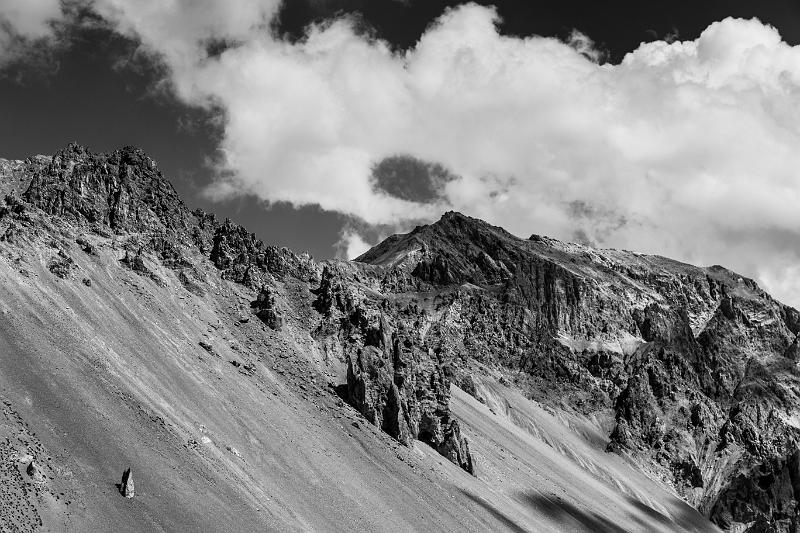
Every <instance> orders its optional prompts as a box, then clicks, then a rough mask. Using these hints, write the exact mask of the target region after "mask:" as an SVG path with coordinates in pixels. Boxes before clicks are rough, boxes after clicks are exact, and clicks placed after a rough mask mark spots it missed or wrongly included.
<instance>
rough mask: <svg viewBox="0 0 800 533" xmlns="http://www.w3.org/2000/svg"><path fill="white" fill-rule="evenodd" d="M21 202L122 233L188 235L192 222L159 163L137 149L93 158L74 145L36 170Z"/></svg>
mask: <svg viewBox="0 0 800 533" xmlns="http://www.w3.org/2000/svg"><path fill="white" fill-rule="evenodd" d="M31 161H32V160H31ZM23 199H24V200H26V201H27V202H29V203H31V204H33V205H34V206H36V207H38V208H40V209H42V210H44V211H45V212H47V213H49V214H51V215H58V216H61V217H64V218H67V219H71V220H76V221H79V222H83V223H88V224H92V223H98V224H105V225H108V226H109V227H111V228H112V229H114V230H118V231H136V232H141V231H153V230H161V231H170V232H178V233H184V232H185V231H186V230H187V229H188V228H187V224H188V222H189V221H190V217H189V216H188V215H189V212H188V210H187V209H186V206H184V204H183V202H182V201H181V200H180V198H179V197H178V194H177V193H176V192H175V189H174V188H173V187H172V185H171V184H170V183H169V182H168V181H167V180H166V179H164V177H163V175H162V174H161V172H160V171H159V170H158V168H157V166H156V164H155V162H154V161H153V160H152V159H150V158H149V157H147V156H146V155H145V154H144V152H142V151H141V150H139V149H138V148H133V147H125V148H123V149H121V150H116V151H114V152H111V153H109V154H93V153H91V152H89V151H88V150H87V149H86V148H84V147H82V146H79V145H77V144H71V145H69V146H68V147H67V148H65V149H64V150H61V151H60V152H58V153H57V154H56V155H54V156H53V157H52V158H51V159H50V160H49V161H40V164H39V165H38V167H33V179H32V180H31V182H30V185H29V186H28V188H27V190H26V191H25V192H24V194H23Z"/></svg>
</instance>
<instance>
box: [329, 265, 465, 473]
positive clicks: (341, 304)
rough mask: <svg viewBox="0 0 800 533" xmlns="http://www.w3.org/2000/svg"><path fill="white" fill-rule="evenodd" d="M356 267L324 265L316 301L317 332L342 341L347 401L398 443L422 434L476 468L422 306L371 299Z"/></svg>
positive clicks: (451, 456) (445, 452) (453, 458)
mask: <svg viewBox="0 0 800 533" xmlns="http://www.w3.org/2000/svg"><path fill="white" fill-rule="evenodd" d="M353 274H354V272H353V271H348V269H347V268H346V267H345V268H342V267H338V266H334V265H329V266H326V268H325V270H324V271H323V274H322V282H321V285H320V287H319V289H318V290H317V291H316V292H317V299H316V302H315V305H316V307H317V309H318V310H319V311H320V312H322V313H323V314H324V315H325V317H326V321H325V322H324V323H323V326H322V327H321V329H320V331H318V332H317V335H318V336H320V337H322V336H326V335H327V336H333V337H335V338H336V339H337V342H340V343H341V344H342V345H343V347H344V352H345V357H346V359H347V399H348V402H349V403H350V404H351V405H353V406H354V407H355V408H356V409H358V410H359V411H360V412H361V413H362V414H363V415H364V416H365V417H366V419H367V420H368V421H369V422H371V423H372V424H374V425H376V426H378V427H380V428H381V429H383V430H384V431H385V432H386V433H388V434H389V435H391V436H392V437H394V438H395V439H397V440H398V441H399V442H401V443H403V444H405V445H410V444H411V442H412V441H413V440H414V439H419V440H421V441H423V442H425V443H427V444H429V445H430V446H431V447H433V448H434V449H436V450H437V451H439V453H441V454H442V455H444V456H445V457H447V458H448V459H449V460H450V461H452V462H453V463H455V464H457V465H459V466H461V467H462V468H464V469H465V470H467V471H468V472H470V473H473V468H472V457H471V455H470V454H469V446H468V444H467V443H466V440H465V439H464V438H463V437H462V435H461V432H460V428H459V426H458V422H457V421H455V420H451V416H450V408H449V400H450V375H449V372H450V370H449V366H448V364H447V363H446V362H445V361H443V360H442V358H441V357H440V356H439V355H438V354H439V353H441V349H440V347H434V346H430V345H428V344H427V343H426V342H425V340H424V338H423V336H421V335H420V334H419V331H418V329H417V328H416V327H415V326H414V324H418V322H417V320H418V319H419V316H420V311H419V309H417V308H416V307H415V306H410V307H408V306H407V307H402V306H398V305H397V303H391V302H390V301H389V300H380V299H374V298H370V296H369V291H365V290H363V289H362V288H360V287H359V286H358V284H357V283H356V282H355V280H354V279H352V278H351V277H350V276H352V275H353ZM373 281H374V280H373ZM437 352H438V353H437Z"/></svg>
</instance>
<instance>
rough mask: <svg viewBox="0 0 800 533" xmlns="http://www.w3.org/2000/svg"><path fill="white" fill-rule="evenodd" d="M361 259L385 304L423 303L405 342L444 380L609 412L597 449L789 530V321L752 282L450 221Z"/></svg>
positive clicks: (794, 435) (726, 513) (708, 505)
mask: <svg viewBox="0 0 800 533" xmlns="http://www.w3.org/2000/svg"><path fill="white" fill-rule="evenodd" d="M358 261H360V262H362V263H365V264H364V266H363V272H362V273H361V276H362V277H363V276H364V275H365V274H366V273H372V274H371V275H372V276H374V277H377V278H379V279H380V280H381V281H380V283H376V284H374V288H375V289H376V290H380V291H382V294H383V296H384V297H385V298H387V299H390V300H391V299H394V300H403V301H406V302H408V301H410V302H418V301H419V300H418V297H417V296H416V295H417V294H425V295H426V299H427V301H428V302H431V303H429V304H428V305H427V312H426V313H425V315H424V316H420V317H419V318H416V320H417V322H416V323H417V326H416V328H417V330H418V331H419V330H424V332H425V335H424V339H425V342H426V343H427V344H428V345H433V346H442V347H447V351H448V352H449V353H450V354H452V357H451V359H450V361H451V364H450V369H449V372H450V373H451V374H452V375H454V376H457V377H458V382H459V383H463V384H464V385H465V387H466V388H467V389H471V387H470V381H469V380H468V379H466V376H467V375H469V373H470V372H471V371H472V370H471V365H470V362H471V361H475V362H478V363H480V364H482V365H485V366H488V367H489V368H495V369H497V370H499V371H501V372H502V373H504V374H505V375H507V376H509V377H513V381H514V383H515V384H516V386H518V387H519V388H521V389H522V390H523V392H525V393H526V394H528V395H530V396H531V397H533V398H535V399H537V400H539V401H541V402H543V403H545V404H550V405H552V406H554V407H559V408H565V409H568V410H575V411H578V412H581V413H584V414H587V415H592V414H594V413H603V412H607V411H608V410H611V411H612V412H613V413H614V414H615V418H616V426H615V427H614V429H613V430H612V431H611V433H610V434H609V444H608V449H609V450H611V451H616V452H620V453H625V454H626V455H628V456H629V457H632V458H633V459H634V460H635V461H637V462H638V463H639V464H640V465H641V467H642V468H644V469H646V470H648V471H650V472H652V473H653V475H654V476H656V477H660V478H662V479H666V480H667V483H668V484H669V485H671V487H672V489H673V490H674V491H676V492H677V493H678V494H680V495H681V496H682V497H683V498H684V499H686V500H687V501H688V502H689V503H691V504H692V505H694V506H696V507H697V508H698V509H700V510H701V511H702V512H704V513H705V514H706V515H708V516H710V517H711V518H712V519H713V520H715V521H716V522H717V523H718V524H720V525H723V526H725V527H730V528H733V529H737V530H741V531H744V530H749V531H784V530H793V529H792V528H795V527H798V526H800V522H798V520H797V518H796V516H797V503H796V501H797V499H796V498H795V486H794V485H793V484H792V483H793V482H792V480H793V479H794V477H797V476H796V473H795V466H794V465H796V461H794V459H793V458H794V457H795V455H794V454H795V453H796V450H797V449H798V447H799V446H800V438H798V431H800V430H798V429H797V428H796V427H795V425H796V423H795V422H792V421H793V420H796V419H797V417H798V414H800V396H799V395H798V394H800V392H798V391H800V387H798V385H800V371H798V370H797V367H796V359H797V357H796V353H800V352H798V350H797V346H798V341H797V333H798V319H797V317H798V313H797V311H796V310H794V309H792V308H789V307H787V306H784V305H782V304H780V303H779V302H776V301H775V300H773V299H772V298H771V297H770V296H769V295H768V294H766V293H765V292H764V291H763V290H761V289H760V288H759V287H758V285H757V284H756V283H755V282H753V281H752V280H749V279H746V278H743V277H741V276H739V275H737V274H735V273H733V272H730V271H729V270H726V269H724V268H722V267H709V268H698V267H693V266H690V265H686V264H683V263H678V262H676V261H671V260H669V259H665V258H661V257H656V256H645V255H640V254H634V253H631V252H623V251H617V250H595V249H592V248H589V247H586V246H581V245H577V244H569V243H562V242H559V241H556V240H553V239H548V238H547V237H541V236H537V235H534V236H532V237H531V238H530V239H528V240H523V239H518V238H517V237H514V236H512V235H510V234H508V233H507V232H505V231H504V230H502V229H500V228H496V227H493V226H490V225H489V224H486V223H483V222H481V221H478V220H474V219H471V218H469V217H465V216H463V215H460V214H458V213H448V214H446V215H445V216H444V217H442V219H441V220H440V221H439V222H437V223H436V224H432V225H430V226H420V227H418V228H416V229H415V230H414V231H412V232H411V233H409V234H407V235H398V236H394V237H392V238H390V239H387V240H386V241H385V242H384V243H382V244H380V245H378V246H376V247H375V248H373V249H372V250H370V251H369V252H367V253H366V254H364V255H362V256H361V257H360V258H359V259H358ZM345 292H346V291H345ZM375 353H376V352H374V351H373V352H372V355H371V356H370V357H371V358H373V357H374V354H375ZM378 388H379V389H380V387H378ZM381 390H382V389H381ZM451 460H452V459H451ZM748 528H750V529H748Z"/></svg>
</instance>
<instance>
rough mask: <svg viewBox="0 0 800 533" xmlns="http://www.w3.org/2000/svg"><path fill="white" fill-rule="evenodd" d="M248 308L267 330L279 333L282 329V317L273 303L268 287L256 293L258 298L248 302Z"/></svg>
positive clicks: (272, 295) (273, 298)
mask: <svg viewBox="0 0 800 533" xmlns="http://www.w3.org/2000/svg"><path fill="white" fill-rule="evenodd" d="M250 307H252V308H253V312H254V313H255V314H256V316H257V317H258V318H259V319H261V321H262V322H263V323H264V324H266V325H267V326H268V327H269V328H271V329H273V330H275V331H280V330H281V329H283V315H282V314H281V312H280V309H278V305H277V304H276V303H275V295H274V294H273V293H272V291H270V290H269V288H268V287H266V286H264V287H262V288H261V291H260V292H259V293H258V297H257V298H256V299H255V300H253V301H252V302H250Z"/></svg>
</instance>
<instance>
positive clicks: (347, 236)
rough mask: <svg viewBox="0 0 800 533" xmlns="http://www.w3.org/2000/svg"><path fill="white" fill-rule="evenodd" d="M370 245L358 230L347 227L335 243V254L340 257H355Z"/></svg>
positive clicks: (370, 246)
mask: <svg viewBox="0 0 800 533" xmlns="http://www.w3.org/2000/svg"><path fill="white" fill-rule="evenodd" d="M372 246H373V245H371V244H369V243H368V242H367V241H366V240H364V238H363V237H362V236H361V235H359V234H358V232H356V231H353V230H352V229H348V230H346V231H344V232H343V233H342V235H341V238H340V239H339V242H338V243H336V247H337V249H338V250H339V252H338V254H337V255H338V256H339V258H340V259H355V258H356V257H358V256H359V255H361V254H363V253H364V252H366V251H367V250H369V249H370V248H372Z"/></svg>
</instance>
